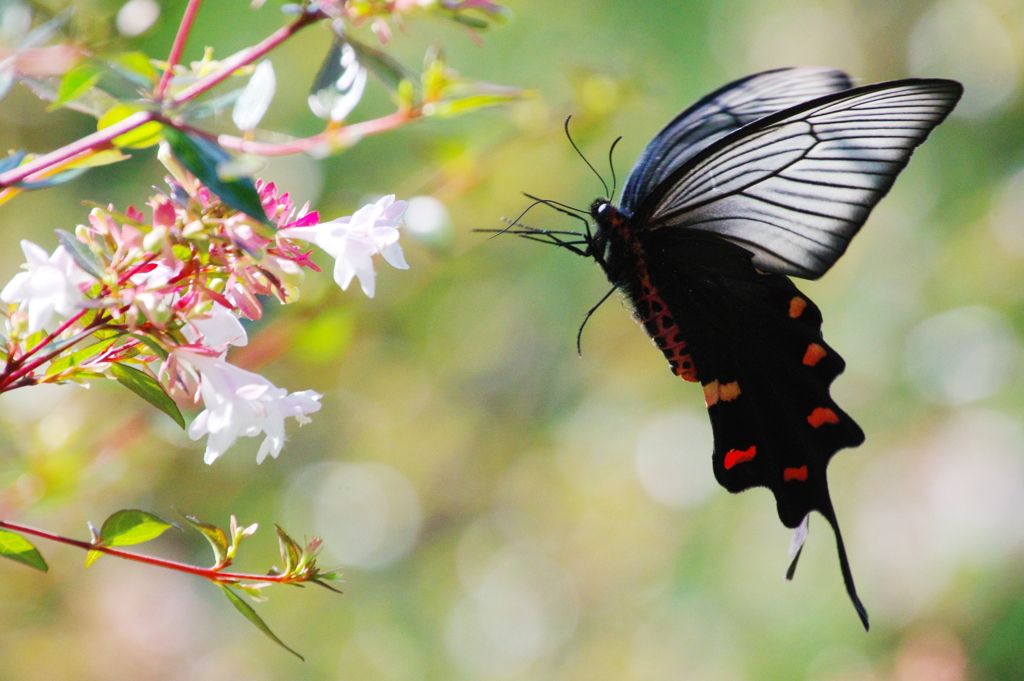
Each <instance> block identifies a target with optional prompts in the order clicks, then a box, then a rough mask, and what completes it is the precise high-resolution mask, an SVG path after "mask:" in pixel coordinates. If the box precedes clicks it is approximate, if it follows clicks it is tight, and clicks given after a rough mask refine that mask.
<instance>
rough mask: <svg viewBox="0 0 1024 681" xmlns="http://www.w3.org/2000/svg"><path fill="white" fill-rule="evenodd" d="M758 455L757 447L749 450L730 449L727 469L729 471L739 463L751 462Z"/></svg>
mask: <svg viewBox="0 0 1024 681" xmlns="http://www.w3.org/2000/svg"><path fill="white" fill-rule="evenodd" d="M755 454H757V447H755V446H753V445H751V446H750V448H749V449H730V450H729V451H728V452H726V454H725V469H726V470H729V469H730V468H732V467H733V466H735V465H736V464H738V463H743V462H744V461H750V460H751V459H753V458H754V455H755Z"/></svg>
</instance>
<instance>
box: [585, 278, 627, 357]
mask: <svg viewBox="0 0 1024 681" xmlns="http://www.w3.org/2000/svg"><path fill="white" fill-rule="evenodd" d="M618 289H619V285H618V284H616V285H615V286H612V290H611V291H609V292H608V293H606V294H604V298H602V299H601V300H600V302H598V304H597V305H595V306H594V307H592V308H590V312H588V313H587V316H586V317H584V318H583V323H582V324H580V330H579V333H577V334H576V352H577V353H579V356H580V357H582V356H583V349H582V347H581V345H582V343H583V327H584V326H586V325H587V322H588V321H590V315H592V314H594V313H595V312H597V308H599V307H601V306H602V305H604V301H606V300H608V298H610V297H611V295H612V294H613V293H615V292H616V291H617V290H618Z"/></svg>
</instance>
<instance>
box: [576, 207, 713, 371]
mask: <svg viewBox="0 0 1024 681" xmlns="http://www.w3.org/2000/svg"><path fill="white" fill-rule="evenodd" d="M601 208H602V210H600V211H595V212H594V218H595V220H596V221H597V222H598V224H599V226H600V228H601V230H603V232H604V234H605V235H607V237H608V239H609V262H610V263H611V267H610V268H606V271H607V272H608V276H609V279H611V280H612V282H613V283H618V284H620V285H621V286H622V288H623V290H624V291H625V293H626V295H627V296H629V298H630V300H631V302H632V303H633V310H634V312H635V317H636V319H637V321H639V322H640V323H641V324H643V325H644V330H646V331H647V335H648V336H650V337H651V340H653V341H654V343H655V345H657V346H658V348H659V349H660V350H661V352H662V353H663V354H664V355H665V359H667V360H668V364H669V367H671V369H672V373H674V374H675V375H676V376H679V377H680V378H682V379H683V380H684V381H690V382H693V383H696V382H697V381H698V378H697V367H696V366H695V365H694V362H693V357H692V356H691V354H690V352H689V350H688V349H687V346H686V341H685V340H683V334H682V330H681V329H680V328H679V324H678V323H677V322H676V320H675V318H674V317H673V316H672V312H671V311H670V309H669V306H668V305H667V304H666V303H665V300H664V299H663V298H662V296H661V294H660V293H659V292H658V289H657V287H656V286H655V285H654V284H653V283H652V282H651V277H650V274H649V273H648V271H647V265H646V262H645V259H644V256H645V252H644V248H643V246H642V245H641V244H640V242H639V241H638V240H637V238H636V235H635V234H633V232H632V229H631V225H630V221H629V217H628V216H627V215H626V214H624V213H622V212H620V211H619V210H617V209H615V208H614V207H613V206H611V205H609V204H607V203H602V204H601Z"/></svg>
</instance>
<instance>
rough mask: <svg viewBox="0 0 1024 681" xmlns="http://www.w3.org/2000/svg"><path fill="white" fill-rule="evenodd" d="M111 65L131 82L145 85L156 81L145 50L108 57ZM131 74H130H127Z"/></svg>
mask: <svg viewBox="0 0 1024 681" xmlns="http://www.w3.org/2000/svg"><path fill="white" fill-rule="evenodd" d="M110 63H111V65H112V66H113V67H114V68H116V69H118V70H119V71H121V72H122V73H123V74H125V77H126V78H129V79H130V80H131V81H132V82H134V83H137V84H138V85H140V86H142V87H145V86H146V85H147V84H150V85H151V84H153V83H155V82H156V78H157V74H156V69H155V68H153V64H152V63H151V62H150V61H149V57H148V56H146V53H145V52H125V53H124V54H119V55H116V56H114V57H112V58H111V59H110ZM128 74H132V75H128ZM132 76H135V78H133V77H132Z"/></svg>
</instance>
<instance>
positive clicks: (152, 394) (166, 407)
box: [110, 364, 185, 430]
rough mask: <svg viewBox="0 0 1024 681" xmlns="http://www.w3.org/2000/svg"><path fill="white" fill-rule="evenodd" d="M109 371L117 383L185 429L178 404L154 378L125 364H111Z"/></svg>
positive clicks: (183, 418)
mask: <svg viewBox="0 0 1024 681" xmlns="http://www.w3.org/2000/svg"><path fill="white" fill-rule="evenodd" d="M110 373H111V374H112V375H113V376H114V379H115V380H116V381H117V382H118V383H120V384H121V385H123V386H124V387H126V388H128V389H129V390H131V391H132V392H133V393H135V394H136V395H138V396H139V397H141V398H142V399H144V400H146V401H147V402H149V403H150V404H152V405H153V406H154V407H156V408H157V409H159V410H160V411H162V412H163V413H165V414H167V415H168V416H170V417H171V418H172V419H174V422H175V423H177V424H178V425H179V426H181V429H182V430H184V429H185V417H184V416H182V415H181V411H180V410H179V409H178V405H176V404H175V403H174V400H172V399H171V398H170V397H168V396H167V393H165V392H164V389H163V386H161V385H160V384H159V383H157V381H156V379H155V378H153V377H152V376H150V375H149V374H147V373H146V372H144V371H139V370H138V369H136V368H134V367H130V366H128V365H127V364H111V365H110Z"/></svg>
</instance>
